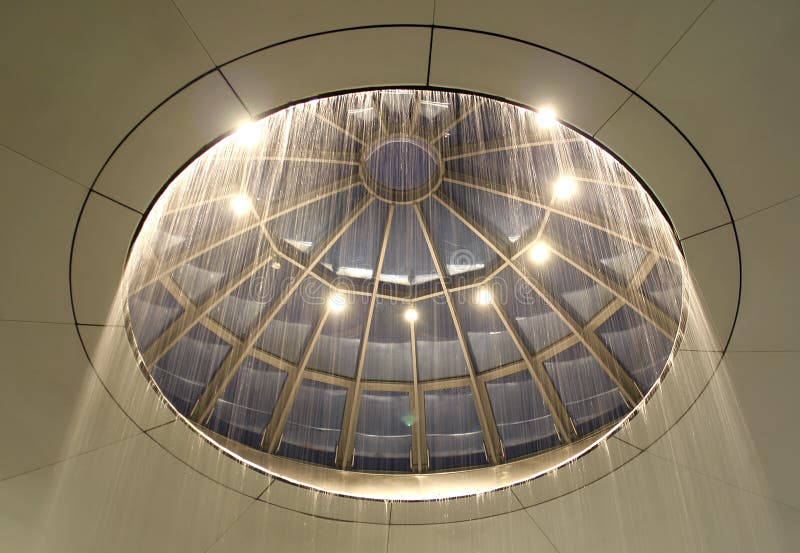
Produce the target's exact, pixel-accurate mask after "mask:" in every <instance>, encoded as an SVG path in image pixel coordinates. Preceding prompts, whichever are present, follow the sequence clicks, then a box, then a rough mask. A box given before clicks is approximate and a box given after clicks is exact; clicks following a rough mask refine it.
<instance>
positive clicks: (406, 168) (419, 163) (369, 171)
mask: <svg viewBox="0 0 800 553" xmlns="http://www.w3.org/2000/svg"><path fill="white" fill-rule="evenodd" d="M440 165H441V164H440V162H439V156H438V154H437V152H436V151H435V150H434V149H433V148H431V146H430V144H428V143H427V142H426V141H425V140H422V139H419V138H416V137H414V136H407V135H395V136H390V137H388V138H384V139H382V140H381V141H379V142H378V143H376V144H375V145H373V146H372V147H371V148H370V149H368V150H367V152H366V155H365V156H364V161H363V164H362V177H363V178H364V180H365V182H366V183H367V184H368V186H369V187H370V188H371V190H372V191H373V193H374V194H375V195H376V196H378V197H379V198H380V199H382V200H384V201H389V202H397V203H406V202H410V201H418V200H420V199H422V198H423V197H426V196H428V195H429V194H430V193H431V192H432V191H433V189H434V188H436V187H437V186H438V184H439V173H440Z"/></svg>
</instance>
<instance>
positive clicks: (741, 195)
mask: <svg viewBox="0 0 800 553" xmlns="http://www.w3.org/2000/svg"><path fill="white" fill-rule="evenodd" d="M798 24H800V13H798V10H797V2H795V1H793V0H775V1H772V2H768V3H762V2H715V3H714V4H713V5H712V6H711V7H710V8H709V9H708V11H706V13H705V14H703V16H702V17H701V18H700V19H699V20H698V22H697V24H696V25H695V26H694V27H693V28H692V30H691V31H689V32H688V33H687V34H686V36H685V37H684V38H683V40H681V42H680V43H679V44H678V45H677V46H676V47H675V49H674V50H672V51H671V52H670V53H669V55H668V56H667V57H666V59H665V60H664V62H663V63H662V64H661V65H660V66H659V67H658V69H656V71H655V72H654V73H653V74H652V75H651V76H650V77H649V78H648V79H647V80H646V81H645V82H644V84H643V85H642V87H641V89H640V91H639V92H641V93H642V95H643V96H644V97H645V98H647V99H648V100H650V101H651V102H653V103H654V104H655V105H656V106H658V107H659V109H661V110H662V111H664V112H666V113H667V114H668V116H669V117H670V118H671V119H672V120H673V121H674V122H675V123H676V124H677V125H678V126H679V127H680V128H681V129H683V131H684V132H685V133H686V134H687V135H688V136H689V138H690V139H691V140H692V141H693V142H694V143H695V144H696V145H697V147H698V148H699V149H700V152H702V154H703V156H704V157H705V158H706V160H707V161H708V162H709V164H710V165H711V167H712V169H713V170H714V172H715V173H716V174H717V177H718V178H719V181H720V183H721V184H722V187H723V188H724V189H725V194H726V195H727V197H728V200H729V201H730V204H731V209H732V210H733V214H734V217H735V218H739V217H741V216H743V215H746V214H748V213H752V212H753V211H755V210H757V209H761V208H763V207H766V206H768V205H772V204H774V203H776V202H779V201H781V200H785V199H787V198H789V197H791V196H795V195H796V194H797V186H796V175H797V172H798V167H800V159H798V157H797V155H796V154H795V150H796V143H797V140H796V138H795V137H796V132H797V127H798V125H800V110H797V109H796V107H794V106H795V105H796V102H797V97H798V96H800V73H798V71H797V52H798V49H800V35H798V33H797V27H798Z"/></svg>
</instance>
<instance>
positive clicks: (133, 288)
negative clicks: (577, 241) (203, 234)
mask: <svg viewBox="0 0 800 553" xmlns="http://www.w3.org/2000/svg"><path fill="white" fill-rule="evenodd" d="M360 184H361V179H360V177H358V176H357V175H348V176H347V177H345V178H343V179H339V180H337V181H335V182H334V183H333V184H332V185H331V186H329V187H324V188H322V189H321V190H317V191H315V192H314V193H313V194H309V195H306V196H302V197H300V198H293V199H292V201H291V203H286V204H283V205H279V206H278V207H277V208H276V209H273V210H271V211H269V212H268V213H267V214H265V215H264V216H263V217H257V220H256V221H255V222H252V223H247V224H245V225H243V226H242V227H237V228H236V229H234V230H233V231H231V230H230V229H228V228H225V229H220V231H219V232H217V233H215V234H214V235H213V236H211V237H210V238H209V239H208V240H206V241H205V242H203V243H201V244H198V245H196V246H195V247H193V248H187V249H182V250H180V252H178V254H176V255H173V256H171V257H170V259H168V260H164V261H159V260H154V261H153V262H152V264H151V265H150V266H149V267H147V269H145V270H143V271H137V272H136V274H137V275H138V274H141V275H142V276H141V277H136V278H135V280H133V281H132V282H131V283H130V284H129V294H131V295H132V294H135V293H136V292H138V291H140V290H142V289H143V288H145V287H146V286H148V285H149V284H151V283H153V282H155V281H156V280H158V279H160V278H161V277H163V276H166V275H168V274H170V273H172V272H173V271H174V270H175V269H177V268H178V267H180V266H182V265H184V264H186V263H188V262H189V261H191V260H192V259H194V258H196V257H198V256H200V255H203V254H204V253H208V252H210V251H211V250H213V249H214V248H216V247H218V246H221V245H222V244H224V243H225V242H227V241H229V240H233V239H234V238H237V237H239V236H241V235H243V234H245V233H247V232H249V231H251V230H253V229H256V228H258V227H263V225H264V224H266V223H268V222H269V221H272V220H273V219H277V218H278V217H280V216H282V215H286V214H287V213H291V212H292V211H295V210H297V209H300V208H301V207H305V206H307V205H310V204H312V203H315V202H318V201H320V200H323V199H325V198H328V197H330V196H334V195H336V194H338V193H340V192H344V191H346V190H350V189H351V188H354V187H356V186H359V185H360Z"/></svg>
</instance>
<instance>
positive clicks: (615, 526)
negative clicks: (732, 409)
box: [529, 453, 789, 553]
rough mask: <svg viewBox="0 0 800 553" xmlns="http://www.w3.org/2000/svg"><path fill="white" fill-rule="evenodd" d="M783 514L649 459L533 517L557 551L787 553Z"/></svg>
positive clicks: (642, 458)
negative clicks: (782, 532) (781, 526)
mask: <svg viewBox="0 0 800 553" xmlns="http://www.w3.org/2000/svg"><path fill="white" fill-rule="evenodd" d="M780 509H782V507H779V506H778V505H776V504H774V503H772V502H769V501H767V500H764V499H763V498H760V497H758V496H756V495H753V494H751V493H749V492H744V491H742V490H739V489H737V488H734V487H732V486H729V485H728V484H725V483H723V482H720V481H718V480H713V479H711V478H707V477H705V476H701V475H699V474H697V473H696V472H692V471H689V470H687V469H684V468H680V467H678V466H676V465H674V464H673V463H670V462H669V461H665V460H663V459H659V458H657V457H655V456H653V455H650V454H649V453H644V454H642V455H639V456H638V457H636V459H634V460H633V461H631V462H630V463H628V464H627V465H625V466H624V467H623V468H621V469H620V470H618V471H617V472H615V473H614V474H613V475H612V476H610V477H608V478H604V479H602V480H600V481H598V482H597V483H595V484H593V485H591V486H589V487H587V488H585V489H583V490H582V491H581V493H579V494H570V495H567V496H564V497H562V498H560V499H557V500H554V501H551V502H548V503H545V504H543V505H539V506H537V507H532V508H530V509H529V511H530V512H531V513H532V514H533V517H534V519H535V520H536V521H537V522H538V524H539V526H540V527H541V528H542V530H543V531H544V532H545V533H546V534H547V535H548V536H549V537H550V539H551V540H552V541H553V543H554V544H555V546H556V548H557V549H558V551H561V552H564V553H567V552H579V551H647V552H648V553H661V552H663V553H674V552H675V551H714V552H716V551H726V552H741V553H749V552H752V551H769V552H785V551H789V549H786V548H785V547H784V546H785V544H784V543H783V539H782V538H783V536H782V535H781V529H780V526H779V521H778V520H777V517H778V515H779V511H780Z"/></svg>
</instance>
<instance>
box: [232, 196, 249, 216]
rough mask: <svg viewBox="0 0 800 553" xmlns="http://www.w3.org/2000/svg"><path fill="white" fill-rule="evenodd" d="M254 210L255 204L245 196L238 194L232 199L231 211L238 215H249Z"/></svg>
mask: <svg viewBox="0 0 800 553" xmlns="http://www.w3.org/2000/svg"><path fill="white" fill-rule="evenodd" d="M252 208H253V203H252V202H251V201H250V198H248V197H247V196H246V195H245V194H237V195H236V196H234V197H233V198H231V209H232V210H233V212H234V213H235V214H236V215H239V216H242V215H247V214H248V213H250V210H251V209H252Z"/></svg>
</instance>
